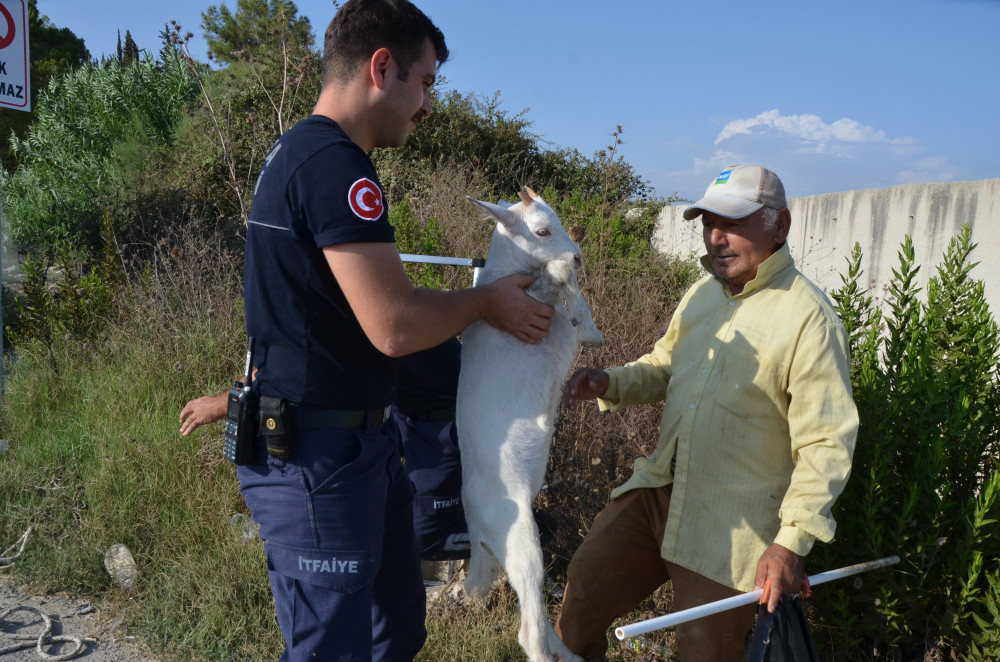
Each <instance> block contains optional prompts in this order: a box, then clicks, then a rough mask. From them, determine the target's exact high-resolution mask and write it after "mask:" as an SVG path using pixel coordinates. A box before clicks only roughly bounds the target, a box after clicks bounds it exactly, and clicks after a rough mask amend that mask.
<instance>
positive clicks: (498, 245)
mask: <svg viewBox="0 0 1000 662" xmlns="http://www.w3.org/2000/svg"><path fill="white" fill-rule="evenodd" d="M518 195H519V197H520V198H521V202H519V203H517V204H514V205H509V204H504V203H501V204H498V205H493V204H490V203H487V202H481V201H478V200H472V199H471V198H470V200H471V201H472V203H473V204H475V205H476V206H477V207H478V208H479V209H481V210H483V211H485V212H486V213H487V214H489V216H490V217H491V218H492V219H493V220H494V221H495V222H496V229H495V230H494V233H493V240H492V243H491V245H490V250H489V254H488V255H487V258H486V266H485V267H484V268H483V270H482V272H481V273H480V275H479V279H478V284H480V285H484V284H486V283H490V282H493V281H495V280H497V279H499V278H502V277H504V276H508V275H510V274H513V273H532V274H535V275H537V276H538V278H537V279H536V280H535V282H534V283H532V285H531V286H530V287H529V288H528V293H529V294H531V295H532V296H533V297H535V298H536V299H538V300H540V301H544V302H546V303H550V304H552V305H553V306H555V310H556V312H555V316H554V317H553V320H552V327H551V329H550V330H549V334H548V336H547V337H546V338H545V339H544V340H543V341H542V342H541V343H540V344H538V345H529V344H527V343H524V342H521V341H520V340H517V339H516V338H515V337H514V336H512V335H509V334H507V333H503V332H501V331H499V330H497V329H495V328H493V327H492V326H490V325H489V324H487V323H486V322H484V321H479V322H475V323H474V324H472V325H471V326H469V327H468V328H466V329H465V331H464V332H463V333H462V370H461V373H460V376H459V381H458V401H457V423H458V440H459V447H460V449H461V452H462V501H463V502H464V506H465V515H466V519H467V520H468V523H469V537H470V540H471V543H472V558H471V560H470V564H469V572H468V575H467V576H466V579H465V589H466V592H467V593H468V594H469V595H470V596H471V597H473V598H482V597H484V596H486V595H487V594H488V593H489V591H490V589H491V588H492V586H493V584H494V582H495V581H496V579H497V576H498V572H499V568H500V566H503V568H504V569H505V570H506V572H507V578H508V581H509V582H510V584H511V586H512V587H513V588H514V590H515V591H516V592H517V596H518V600H519V602H520V607H521V629H520V632H519V633H518V641H519V642H520V644H521V647H522V648H523V649H524V651H525V653H526V654H527V656H528V660H529V661H530V662H543V661H544V662H551V661H552V660H554V659H556V658H559V659H562V660H564V661H565V662H579V660H580V658H579V657H577V656H576V655H574V654H573V653H571V652H570V651H569V649H567V648H566V646H565V644H563V642H562V641H561V640H560V639H559V637H558V636H557V635H556V633H555V630H554V629H553V628H552V624H551V623H550V622H549V619H548V615H547V611H546V607H545V601H544V596H543V593H542V587H543V582H544V566H543V563H542V550H541V546H540V544H539V540H538V528H537V526H536V524H535V520H534V517H533V516H532V510H531V506H532V502H533V501H534V499H535V496H536V495H537V494H538V491H539V490H540V489H541V487H542V481H543V480H544V478H545V467H546V464H547V463H548V455H549V444H550V442H551V440H552V434H553V432H554V431H555V421H556V416H557V414H558V410H559V403H560V400H561V398H562V386H563V383H564V382H565V379H566V375H567V373H568V372H569V369H570V367H571V366H572V363H573V360H574V358H575V357H576V353H577V351H578V350H579V348H580V345H581V344H582V345H584V346H592V347H599V346H601V345H602V344H603V342H604V340H603V338H602V337H601V334H600V332H599V331H598V330H597V327H596V326H595V325H594V320H593V318H592V317H591V313H590V308H589V307H588V306H587V302H586V301H585V300H584V298H583V295H582V293H581V292H580V289H579V287H578V285H577V272H576V270H577V268H578V267H579V266H582V260H581V258H580V249H579V247H578V246H577V245H576V244H575V243H574V242H573V241H572V240H571V239H570V238H569V236H568V235H567V234H566V231H565V230H564V229H563V227H562V223H561V222H560V220H559V217H558V216H557V215H556V213H555V211H553V210H552V208H551V207H549V206H548V205H547V204H546V203H545V201H544V200H542V198H541V197H539V196H538V195H537V194H536V193H535V192H534V191H532V190H531V189H529V188H527V187H525V188H524V189H522V191H521V192H520V193H519V194H518ZM564 301H565V305H564V304H563V302H564Z"/></svg>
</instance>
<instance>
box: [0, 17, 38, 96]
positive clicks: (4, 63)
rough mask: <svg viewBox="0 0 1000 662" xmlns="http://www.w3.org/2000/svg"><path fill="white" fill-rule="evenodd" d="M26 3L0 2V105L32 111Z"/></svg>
mask: <svg viewBox="0 0 1000 662" xmlns="http://www.w3.org/2000/svg"><path fill="white" fill-rule="evenodd" d="M30 83H31V78H30V77H29V75H28V0H0V106H5V107H7V108H16V109H17V110H27V111H30V110H31V93H30Z"/></svg>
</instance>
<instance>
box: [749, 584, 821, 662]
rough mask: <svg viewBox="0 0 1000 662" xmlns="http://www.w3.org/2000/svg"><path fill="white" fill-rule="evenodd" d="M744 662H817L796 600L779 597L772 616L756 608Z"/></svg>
mask: <svg viewBox="0 0 1000 662" xmlns="http://www.w3.org/2000/svg"><path fill="white" fill-rule="evenodd" d="M747 662H819V655H817V654H816V646H815V645H813V640H812V636H811V635H810V634H809V623H808V622H807V621H806V617H805V614H803V613H802V605H801V603H800V601H799V600H798V598H793V599H790V598H789V597H788V596H787V595H783V596H781V601H780V602H779V603H778V608H777V609H775V610H774V613H773V614H771V613H768V611H767V605H766V604H763V605H761V606H760V607H759V609H758V610H757V624H756V625H754V628H753V639H752V640H751V641H750V650H749V652H748V653H747Z"/></svg>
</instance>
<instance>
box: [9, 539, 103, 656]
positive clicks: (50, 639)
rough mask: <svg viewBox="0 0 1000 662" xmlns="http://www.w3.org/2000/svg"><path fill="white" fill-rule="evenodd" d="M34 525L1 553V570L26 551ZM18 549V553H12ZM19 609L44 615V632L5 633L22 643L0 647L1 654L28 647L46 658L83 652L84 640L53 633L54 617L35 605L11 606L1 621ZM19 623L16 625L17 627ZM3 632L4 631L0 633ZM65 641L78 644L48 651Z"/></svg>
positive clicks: (75, 654)
mask: <svg viewBox="0 0 1000 662" xmlns="http://www.w3.org/2000/svg"><path fill="white" fill-rule="evenodd" d="M31 530H32V527H30V526H29V527H28V530H27V531H25V532H24V535H22V536H21V537H20V538H19V539H18V541H17V542H16V543H14V544H13V545H11V546H10V547H9V548H8V549H7V550H6V551H4V553H3V554H2V555H0V570H4V569H6V568H9V567H11V566H12V565H14V561H16V560H17V559H18V558H20V556H21V554H23V553H24V548H25V547H27V545H28V538H30V537H31ZM15 549H17V553H16V554H13V555H11V552H13V551H14V550H15ZM18 611H29V612H32V613H35V614H38V615H39V616H41V617H42V622H43V623H44V629H43V630H42V632H41V633H40V634H39V635H38V636H35V635H33V634H5V635H4V636H6V637H7V638H8V639H14V640H15V641H20V642H21V643H17V644H12V645H9V646H4V647H2V648H0V655H6V654H7V653H13V652H14V651H19V650H24V649H26V648H35V649H36V650H37V651H38V656H39V657H41V658H42V659H44V660H70V659H73V658H74V657H76V656H77V655H79V654H80V653H82V652H83V648H84V645H83V640H82V639H80V638H79V637H70V636H64V635H55V636H53V635H52V619H51V618H49V617H48V616H47V615H46V614H45V613H43V612H42V611H41V610H39V609H35V608H34V607H25V606H20V605H16V606H14V607H9V608H7V609H5V610H3V611H2V612H0V623H3V621H4V619H5V618H7V617H8V616H9V615H10V614H13V613H14V612H18ZM16 627H17V625H15V629H16ZM0 634H3V633H0ZM64 643H72V644H76V648H74V649H72V650H70V651H67V652H65V653H60V654H58V655H52V654H50V653H46V652H45V650H44V648H43V647H45V646H52V645H59V644H64Z"/></svg>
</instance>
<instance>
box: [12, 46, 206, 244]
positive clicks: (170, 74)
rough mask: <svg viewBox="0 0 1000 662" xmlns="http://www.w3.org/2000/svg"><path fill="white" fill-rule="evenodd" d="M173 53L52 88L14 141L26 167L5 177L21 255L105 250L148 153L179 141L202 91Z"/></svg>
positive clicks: (83, 73) (71, 76)
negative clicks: (118, 208)
mask: <svg viewBox="0 0 1000 662" xmlns="http://www.w3.org/2000/svg"><path fill="white" fill-rule="evenodd" d="M170 53H171V54H172V56H171V57H169V58H166V59H164V60H163V61H161V62H157V61H154V60H153V59H152V58H150V57H148V56H147V57H146V58H145V59H142V60H139V61H137V62H134V63H132V64H130V65H128V66H119V65H117V64H113V63H109V64H108V65H107V66H99V65H97V64H93V63H91V64H87V65H84V66H82V67H80V68H79V69H75V70H73V71H71V72H70V73H68V74H66V75H64V76H57V77H55V78H53V79H52V80H51V81H50V83H49V86H48V88H47V89H46V90H45V91H44V92H43V93H42V94H41V96H40V98H39V101H38V106H37V108H36V111H35V112H36V118H37V119H36V121H35V123H34V124H33V125H32V126H31V128H30V131H29V132H28V135H27V137H26V138H25V139H23V140H20V139H17V138H14V139H13V142H12V147H13V151H14V153H15V155H16V156H17V158H18V160H19V162H20V165H19V167H18V168H17V170H15V171H14V172H13V173H11V174H9V175H8V174H6V173H5V174H4V178H3V191H4V198H5V199H4V213H5V215H6V217H7V218H8V219H9V227H10V237H11V238H12V239H13V240H14V241H15V242H17V244H18V245H19V247H20V248H21V249H23V250H26V251H32V252H44V253H46V254H48V255H51V254H52V253H53V252H54V248H55V246H57V245H58V244H59V243H60V242H68V243H69V244H70V245H73V246H74V247H75V248H76V249H78V250H81V251H83V252H86V251H87V250H88V249H89V248H92V247H94V246H97V245H98V237H99V236H100V232H101V222H102V219H103V217H104V213H105V210H106V209H107V208H108V207H110V206H112V205H113V204H114V203H115V202H116V201H119V200H121V199H122V198H123V196H126V195H127V191H128V189H129V187H128V186H127V184H128V182H129V181H130V180H131V178H132V176H133V175H134V173H135V172H136V171H139V170H142V169H143V166H144V165H145V163H146V162H147V159H148V157H149V155H150V154H152V153H155V152H156V151H157V150H159V149H161V148H164V147H166V146H169V145H171V144H172V143H173V141H174V135H175V134H174V130H175V127H176V125H177V122H178V119H179V118H180V116H181V114H182V112H183V110H184V108H185V106H186V105H187V104H188V103H189V102H190V101H191V100H192V99H193V98H194V94H195V93H196V91H197V88H196V87H195V83H194V78H193V77H192V76H191V75H190V74H189V72H188V70H187V68H186V67H185V66H184V64H183V62H182V61H181V59H180V57H179V55H178V54H177V52H176V51H170Z"/></svg>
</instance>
